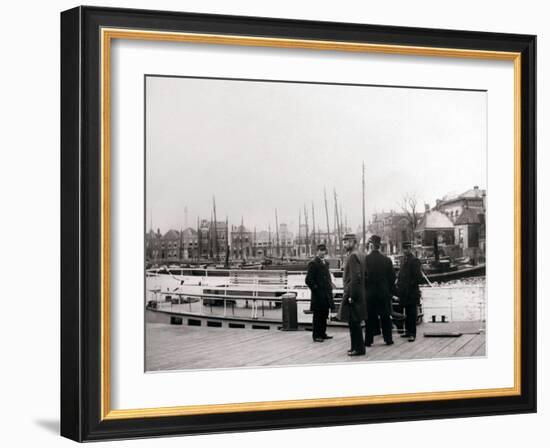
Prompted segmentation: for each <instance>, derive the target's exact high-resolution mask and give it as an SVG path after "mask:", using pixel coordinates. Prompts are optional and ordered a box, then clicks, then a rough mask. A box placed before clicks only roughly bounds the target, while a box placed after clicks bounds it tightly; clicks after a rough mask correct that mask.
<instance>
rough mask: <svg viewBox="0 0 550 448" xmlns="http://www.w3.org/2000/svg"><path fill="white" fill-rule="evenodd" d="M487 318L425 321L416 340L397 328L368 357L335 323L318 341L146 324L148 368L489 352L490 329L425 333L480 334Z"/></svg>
mask: <svg viewBox="0 0 550 448" xmlns="http://www.w3.org/2000/svg"><path fill="white" fill-rule="evenodd" d="M482 327H484V324H482V323H481V322H452V323H445V324H442V323H424V324H422V325H420V326H419V327H418V330H417V331H418V335H417V339H416V341H415V342H413V343H410V342H408V341H407V340H406V339H403V338H400V337H399V335H398V334H397V333H396V332H394V341H395V344H394V345H391V346H387V345H385V344H384V342H383V340H382V337H381V336H376V337H375V340H374V344H373V345H372V347H368V348H367V356H366V357H365V356H357V357H349V356H347V354H346V351H347V350H348V348H349V332H348V330H347V329H345V328H329V333H330V334H331V335H332V336H334V339H331V340H327V341H325V342H322V343H314V342H313V341H312V339H311V332H310V331H306V330H301V331H289V332H285V331H279V330H252V329H231V328H212V327H193V326H186V325H170V324H165V323H150V322H148V323H147V324H146V341H145V342H146V352H145V363H146V370H147V371H159V370H160V371H162V370H186V369H214V368H235V367H259V366H285V365H304V364H312V365H313V364H327V363H346V362H367V361H390V360H395V361H397V360H410V359H433V358H459V357H471V356H485V354H486V347H485V341H486V338H485V332H484V331H481V332H480V333H479V334H463V335H462V336H459V337H445V338H442V337H424V336H423V334H424V333H429V332H455V331H458V332H462V333H477V332H479V330H480V328H482Z"/></svg>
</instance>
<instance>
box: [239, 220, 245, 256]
mask: <svg viewBox="0 0 550 448" xmlns="http://www.w3.org/2000/svg"><path fill="white" fill-rule="evenodd" d="M243 232H244V218H243V217H242V216H241V228H240V229H239V241H240V242H241V259H243V260H244V248H243Z"/></svg>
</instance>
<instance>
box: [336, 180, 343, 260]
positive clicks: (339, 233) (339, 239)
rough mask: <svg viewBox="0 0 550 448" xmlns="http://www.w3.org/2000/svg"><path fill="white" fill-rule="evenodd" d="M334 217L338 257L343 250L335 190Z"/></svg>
mask: <svg viewBox="0 0 550 448" xmlns="http://www.w3.org/2000/svg"><path fill="white" fill-rule="evenodd" d="M334 215H335V217H336V228H337V233H338V244H339V247H340V256H342V254H343V253H344V248H343V246H342V228H341V226H340V216H339V214H338V197H337V195H336V188H335V189H334Z"/></svg>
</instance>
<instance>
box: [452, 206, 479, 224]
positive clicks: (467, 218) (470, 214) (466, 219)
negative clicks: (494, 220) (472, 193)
mask: <svg viewBox="0 0 550 448" xmlns="http://www.w3.org/2000/svg"><path fill="white" fill-rule="evenodd" d="M480 223H481V221H480V219H479V212H478V211H477V210H474V209H472V208H465V209H464V210H462V213H461V214H460V216H459V217H458V218H457V219H456V221H455V225H462V224H480Z"/></svg>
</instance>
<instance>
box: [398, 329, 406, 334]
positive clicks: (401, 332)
mask: <svg viewBox="0 0 550 448" xmlns="http://www.w3.org/2000/svg"><path fill="white" fill-rule="evenodd" d="M397 332H398V333H399V334H403V333H404V332H405V330H403V329H402V328H398V329H397Z"/></svg>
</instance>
